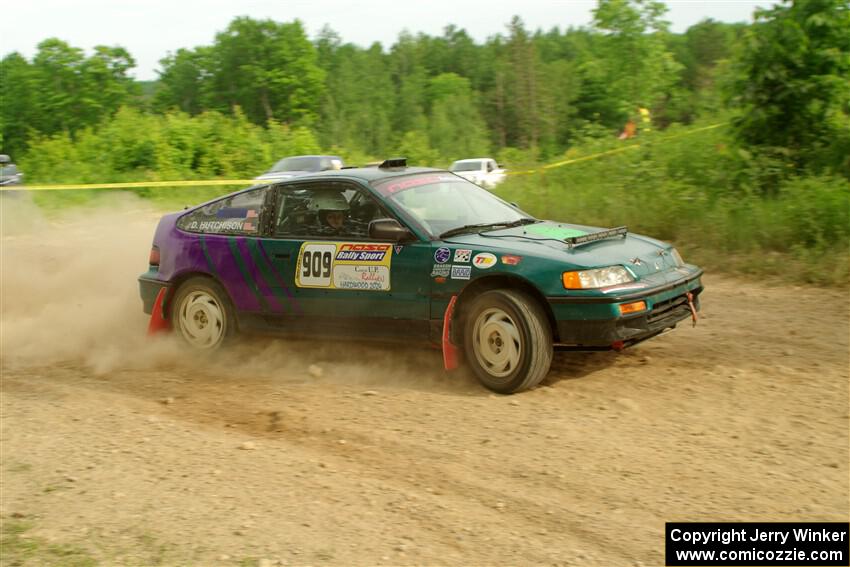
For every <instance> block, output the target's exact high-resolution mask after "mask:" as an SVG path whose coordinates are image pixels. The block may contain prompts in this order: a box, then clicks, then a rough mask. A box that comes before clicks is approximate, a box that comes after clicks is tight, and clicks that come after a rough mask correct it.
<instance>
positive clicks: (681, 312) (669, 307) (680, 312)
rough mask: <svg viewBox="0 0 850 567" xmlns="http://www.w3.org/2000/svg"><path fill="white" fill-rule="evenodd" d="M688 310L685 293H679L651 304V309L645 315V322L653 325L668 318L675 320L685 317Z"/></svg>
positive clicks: (671, 320) (688, 312)
mask: <svg viewBox="0 0 850 567" xmlns="http://www.w3.org/2000/svg"><path fill="white" fill-rule="evenodd" d="M690 311H691V310H690V308H689V307H688V297H687V295H680V296H678V297H673V298H671V299H668V300H666V301H660V302H658V303H656V304H655V305H653V306H652V311H650V312H649V314H648V315H647V316H646V322H647V323H649V324H650V325H653V326H654V325H656V324H658V323H664V322H666V321H668V320H669V321H670V322H675V321H679V320H680V319H683V318H684V317H686V316H687V315H688V314H690Z"/></svg>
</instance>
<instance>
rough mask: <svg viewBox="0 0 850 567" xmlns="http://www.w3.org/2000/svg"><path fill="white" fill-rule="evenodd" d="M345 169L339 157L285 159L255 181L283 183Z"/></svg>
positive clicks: (295, 157) (293, 157) (296, 157)
mask: <svg viewBox="0 0 850 567" xmlns="http://www.w3.org/2000/svg"><path fill="white" fill-rule="evenodd" d="M343 167H344V164H343V163H342V158H341V157H339V156H291V157H286V158H283V159H282V160H280V161H279V162H277V163H276V164H274V165H273V166H272V167H271V169H269V170H268V171H267V172H265V173H263V174H262V175H260V176H259V177H255V178H254V179H256V180H257V181H283V180H285V179H291V178H292V177H298V176H299V175H306V174H308V173H316V172H319V171H330V170H334V169H342V168H343Z"/></svg>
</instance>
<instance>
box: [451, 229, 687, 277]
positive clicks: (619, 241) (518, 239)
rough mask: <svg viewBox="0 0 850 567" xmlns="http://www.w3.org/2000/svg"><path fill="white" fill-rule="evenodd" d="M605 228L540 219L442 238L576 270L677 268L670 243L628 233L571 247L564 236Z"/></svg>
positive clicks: (642, 271) (639, 273)
mask: <svg viewBox="0 0 850 567" xmlns="http://www.w3.org/2000/svg"><path fill="white" fill-rule="evenodd" d="M603 230H607V229H605V228H599V227H593V226H584V225H577V224H566V223H557V222H552V221H542V222H538V223H535V224H531V225H525V226H518V227H515V228H506V229H501V230H490V231H487V232H483V233H471V234H462V235H457V236H452V237H450V238H447V239H446V240H445V241H446V242H448V243H451V244H456V245H463V246H467V247H469V248H471V249H474V250H476V251H479V250H485V249H490V250H493V251H497V252H498V253H502V254H516V255H520V256H529V257H538V258H542V259H546V260H552V261H556V262H563V263H564V264H565V265H566V266H565V267H573V268H575V269H583V268H597V267H603V266H613V265H623V266H626V267H627V268H628V269H629V270H631V271H632V273H633V274H634V275H635V276H638V277H641V276H648V275H652V274H655V273H657V272H659V271H665V270H669V269H671V268H675V267H676V261H675V259H674V258H673V256H672V254H671V253H670V251H671V250H672V246H671V245H670V244H667V243H665V242H662V241H660V240H655V239H654V238H649V237H647V236H641V235H638V234H632V233H628V234H627V235H626V236H625V238H624V237H620V236H618V237H613V238H608V239H605V240H597V241H594V242H588V243H586V244H581V245H577V246H572V247H571V246H570V245H569V244H567V243H566V242H565V241H564V239H565V238H571V237H573V236H582V235H585V234H591V233H594V232H599V231H603Z"/></svg>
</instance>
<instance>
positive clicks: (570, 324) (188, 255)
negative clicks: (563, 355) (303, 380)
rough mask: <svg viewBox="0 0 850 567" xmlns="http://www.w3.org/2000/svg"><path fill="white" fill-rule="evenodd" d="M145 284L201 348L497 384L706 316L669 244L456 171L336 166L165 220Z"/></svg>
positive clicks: (513, 387) (695, 273)
mask: <svg viewBox="0 0 850 567" xmlns="http://www.w3.org/2000/svg"><path fill="white" fill-rule="evenodd" d="M149 264H150V265H149V268H148V271H147V272H146V273H144V274H143V275H142V276H141V277H140V278H139V284H140V288H141V296H142V300H143V303H144V310H145V312H146V313H150V314H152V323H151V324H152V325H153V324H154V320H156V321H158V322H159V323H158V324H159V325H161V326H168V327H172V328H174V329H175V330H176V331H177V332H178V333H179V334H180V335H181V336H182V337H183V338H184V339H185V340H186V342H188V343H189V344H190V345H191V346H193V347H197V348H199V349H215V348H218V347H220V346H222V345H223V344H225V343H227V342H228V341H229V340H230V339H231V338H232V337H234V336H235V335H236V334H237V333H249V332H261V333H275V334H282V335H290V336H312V337H323V338H329V339H336V338H356V339H367V338H371V339H379V340H395V341H397V340H402V341H404V342H407V343H412V342H421V343H435V344H438V345H442V348H443V355H444V360H445V363H446V367H447V368H452V367H454V366H455V365H456V364H457V360H458V357H459V356H462V357H463V358H464V359H465V361H466V362H467V363H468V364H469V366H470V367H471V369H472V371H473V372H474V373H475V375H476V376H477V377H478V378H479V379H480V381H481V382H482V383H483V384H484V385H485V386H486V387H488V388H490V389H492V390H494V391H496V392H500V393H513V392H518V391H521V390H525V389H528V388H532V387H534V386H535V385H536V384H538V383H539V382H540V381H541V380H542V379H543V378H544V377H545V376H546V374H547V372H548V371H549V366H550V363H551V361H552V353H553V350H555V349H558V350H607V349H614V350H620V349H622V348H625V347H628V346H630V345H633V344H635V343H638V342H640V341H643V340H646V339H648V338H651V337H654V336H656V335H658V334H660V333H662V332H664V331H665V330H668V329H672V328H673V327H675V326H676V324H677V323H679V322H680V321H682V320H683V319H686V318H689V317H690V318H693V320H694V322H696V316H697V310H698V309H699V294H700V292H701V291H702V284H701V282H700V276H701V275H702V270H700V269H699V268H698V267H696V266H693V265H690V264H686V263H684V262H683V261H682V258H681V257H680V256H679V254H678V253H677V252H676V250H675V249H674V248H673V247H671V246H670V245H669V244H666V243H664V242H660V241H658V240H654V239H652V238H647V237H645V236H638V235H636V234H630V233H629V232H628V231H627V229H626V228H625V227H619V228H614V229H600V228H594V227H589V226H581V225H575V224H565V223H559V222H552V221H545V220H539V219H536V218H533V217H532V216H530V215H528V214H527V213H525V212H523V211H521V210H520V209H518V208H517V207H516V206H514V205H512V204H509V203H507V202H505V201H503V200H501V199H499V198H498V197H496V196H495V195H493V194H491V193H490V192H488V191H486V190H484V189H482V188H480V187H478V186H477V185H475V184H473V183H470V182H469V181H467V180H465V179H463V178H462V177H459V176H457V175H454V174H453V173H450V172H447V171H442V170H437V169H430V168H420V167H407V166H406V162H405V160H404V159H396V160H387V161H385V162H384V163H382V164H381V165H380V167H372V168H362V169H343V170H339V171H326V172H321V173H316V174H312V175H305V176H301V177H297V178H294V179H291V180H288V181H285V182H277V183H270V184H265V185H258V186H254V187H251V188H249V189H245V190H242V191H238V192H236V193H233V194H230V195H227V196H224V197H221V198H218V199H216V200H214V201H210V202H208V203H205V204H203V205H199V206H197V207H194V208H190V209H187V210H185V211H181V212H178V213H172V214H168V215H165V216H164V217H163V218H162V219H161V220H160V222H159V225H158V227H157V229H156V234H155V235H154V240H153V247H152V249H151V254H150V261H149Z"/></svg>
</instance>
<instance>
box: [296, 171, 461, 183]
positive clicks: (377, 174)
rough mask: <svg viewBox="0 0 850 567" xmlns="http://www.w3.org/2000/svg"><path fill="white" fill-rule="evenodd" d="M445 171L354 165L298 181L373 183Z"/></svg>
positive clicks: (311, 174) (322, 172)
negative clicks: (353, 179) (333, 179)
mask: <svg viewBox="0 0 850 567" xmlns="http://www.w3.org/2000/svg"><path fill="white" fill-rule="evenodd" d="M435 171H439V172H445V170H444V169H436V168H433V167H391V168H380V167H352V168H348V169H338V170H333V171H320V172H317V173H310V174H308V175H301V176H299V177H298V178H297V180H298V181H308V180H310V179H328V178H332V177H334V178H355V179H360V180H361V181H366V182H367V183H371V182H373V181H380V180H382V179H390V178H392V177H401V176H403V175H412V174H415V173H431V172H435Z"/></svg>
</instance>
